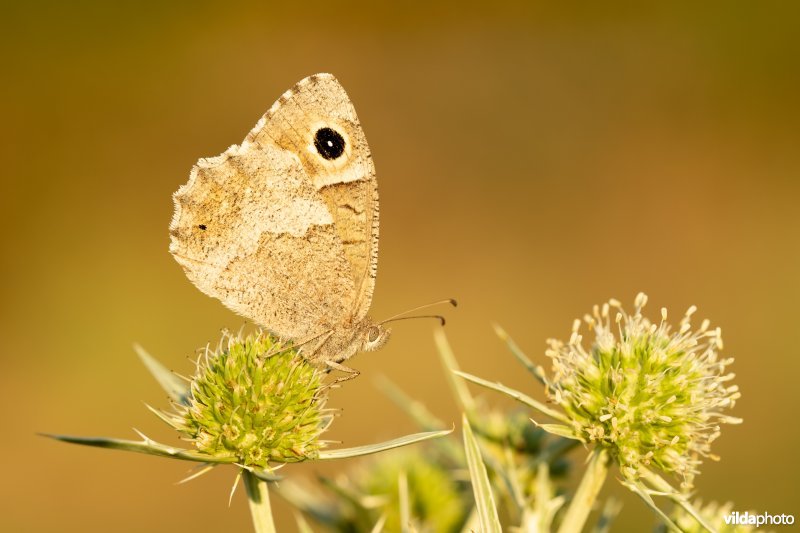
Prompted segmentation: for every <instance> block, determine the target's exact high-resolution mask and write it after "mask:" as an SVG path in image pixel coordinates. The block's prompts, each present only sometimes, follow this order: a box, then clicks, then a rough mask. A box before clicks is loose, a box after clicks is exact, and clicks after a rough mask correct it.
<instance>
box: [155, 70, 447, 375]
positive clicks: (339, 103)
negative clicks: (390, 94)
mask: <svg viewBox="0 0 800 533" xmlns="http://www.w3.org/2000/svg"><path fill="white" fill-rule="evenodd" d="M173 199H174V202H175V213H174V216H173V219H172V223H171V224H170V237H171V238H170V252H171V253H172V255H173V256H174V257H175V259H176V260H177V261H178V263H179V264H180V265H181V266H182V267H183V269H184V270H185V272H186V275H187V276H188V278H189V279H190V280H191V281H192V282H193V283H194V284H195V285H196V286H197V288H199V289H200V290H201V291H202V292H204V293H205V294H207V295H209V296H212V297H215V298H218V299H219V300H221V301H222V303H223V304H225V305H226V306H227V307H228V308H230V309H232V310H233V311H235V312H236V313H239V314H240V315H242V316H244V317H246V318H248V319H250V320H252V321H253V322H255V323H256V324H258V325H260V326H263V327H264V328H266V329H267V330H268V331H270V332H271V333H273V334H274V335H277V336H278V337H280V338H283V339H289V340H291V341H292V342H293V343H294V344H295V345H296V346H302V353H303V355H304V357H305V358H306V359H307V360H308V361H309V362H311V363H315V364H318V365H324V366H327V367H329V368H333V369H337V370H342V371H345V372H348V373H350V374H351V376H352V377H355V375H357V374H358V371H356V370H354V369H351V368H348V367H346V366H344V365H342V364H341V363H342V362H343V361H345V360H347V359H349V358H350V357H352V356H353V355H354V354H355V353H356V352H359V351H372V350H377V349H378V348H380V347H381V346H383V345H384V344H385V343H386V341H387V340H388V339H389V335H390V333H391V330H390V329H388V328H386V327H384V324H385V323H386V322H388V321H389V320H392V319H397V317H393V318H392V319H389V320H385V321H383V322H375V321H373V320H372V319H371V318H370V317H369V316H368V315H367V313H368V311H369V308H370V304H371V302H372V294H373V291H374V289H375V277H376V274H377V265H378V212H379V210H378V182H377V179H376V177H375V167H374V165H373V162H372V156H371V155H370V150H369V147H368V146H367V140H366V137H365V136H364V132H363V130H362V129H361V125H360V124H359V121H358V117H357V116H356V112H355V109H354V108H353V104H352V103H351V101H350V98H348V96H347V93H346V92H345V91H344V88H342V86H341V85H340V84H339V82H338V81H337V80H336V78H335V77H334V76H332V75H331V74H315V75H313V76H309V77H307V78H305V79H303V80H301V81H300V82H298V83H297V84H296V85H295V86H294V87H292V88H291V89H289V90H288V91H286V92H285V93H284V94H283V95H282V96H281V97H280V98H278V100H277V101H276V102H275V103H274V104H273V105H272V107H271V108H270V109H269V110H268V111H267V112H266V114H264V116H263V117H261V119H260V120H259V121H258V123H257V124H256V125H255V127H254V128H253V129H252V130H251V131H250V133H248V134H247V136H246V137H245V139H244V141H243V142H242V143H241V144H239V145H233V146H231V147H230V148H228V149H227V150H226V151H225V152H224V153H223V154H221V155H219V156H217V157H212V158H206V159H200V160H199V161H198V162H197V164H196V165H195V166H194V167H193V168H192V171H191V173H190V176H189V181H188V183H186V184H184V185H183V186H182V187H180V189H178V191H177V192H176V193H175V194H174V195H173ZM452 303H455V302H454V301H453V302H452Z"/></svg>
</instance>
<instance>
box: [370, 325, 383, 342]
mask: <svg viewBox="0 0 800 533" xmlns="http://www.w3.org/2000/svg"><path fill="white" fill-rule="evenodd" d="M380 336H381V330H380V329H378V328H376V327H371V328H369V331H368V332H367V340H368V341H369V342H375V341H376V340H378V337H380Z"/></svg>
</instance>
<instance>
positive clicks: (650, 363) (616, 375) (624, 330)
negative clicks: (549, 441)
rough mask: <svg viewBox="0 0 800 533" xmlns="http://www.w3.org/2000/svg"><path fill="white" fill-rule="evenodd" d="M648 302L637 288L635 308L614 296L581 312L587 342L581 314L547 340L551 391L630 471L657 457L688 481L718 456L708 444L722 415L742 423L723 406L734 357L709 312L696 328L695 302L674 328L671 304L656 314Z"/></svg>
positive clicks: (577, 424)
mask: <svg viewBox="0 0 800 533" xmlns="http://www.w3.org/2000/svg"><path fill="white" fill-rule="evenodd" d="M646 303H647V296H645V295H644V294H642V293H640V294H639V295H638V296H637V297H636V301H635V308H634V312H633V314H628V313H626V312H625V311H624V310H623V309H622V307H621V305H620V303H619V302H617V301H616V300H611V301H609V302H608V303H606V304H603V305H602V306H595V307H594V310H593V312H592V314H591V315H586V316H585V318H584V322H585V323H586V324H587V325H588V327H589V331H590V332H593V333H594V339H593V340H592V342H591V344H590V345H589V346H588V347H584V340H583V335H582V334H581V332H580V329H581V321H579V320H576V321H575V323H574V325H573V328H572V335H571V337H570V339H569V341H568V342H567V343H564V342H562V341H559V340H554V339H550V340H548V345H549V349H548V350H547V355H548V356H549V357H550V358H551V359H552V362H553V372H554V376H553V378H552V379H551V380H548V383H547V384H548V388H547V393H548V396H549V397H550V398H551V399H552V400H553V401H554V402H555V403H557V404H558V405H560V406H561V407H562V408H563V409H564V411H565V412H566V414H567V417H568V419H569V421H570V423H571V426H572V430H573V432H574V433H575V434H576V435H577V436H578V437H579V438H581V439H582V440H584V441H585V442H593V443H596V444H598V445H600V446H603V447H605V448H606V449H607V450H608V451H609V453H610V454H611V455H612V457H614V458H615V459H616V460H617V462H618V463H619V465H620V468H621V470H622V473H623V475H624V476H625V477H626V478H628V479H636V478H637V476H638V474H639V471H640V469H641V468H643V467H649V466H651V465H652V466H655V467H657V468H659V469H661V470H662V471H664V472H668V473H673V474H677V475H678V476H680V477H681V478H682V481H683V483H682V486H683V487H684V488H689V487H691V486H692V481H693V478H694V476H695V475H696V474H697V473H698V467H699V465H700V463H701V461H702V458H703V457H709V458H712V459H716V457H715V456H714V455H712V454H711V452H710V445H711V443H712V442H713V441H714V440H715V439H716V438H717V437H718V436H719V435H720V427H719V424H720V423H723V422H724V423H734V424H735V423H740V422H741V420H740V419H737V418H733V417H730V416H727V415H725V414H724V413H723V411H725V410H727V409H729V408H731V407H733V405H734V403H735V401H736V399H738V398H739V396H740V393H739V391H738V388H737V387H736V386H735V385H728V383H729V382H730V381H731V380H732V379H733V377H734V375H733V374H726V372H725V369H726V367H727V366H728V365H730V364H731V362H732V361H733V359H731V358H727V359H724V358H721V357H720V354H719V352H720V351H721V350H722V336H721V331H720V329H719V328H716V329H711V328H710V327H709V322H708V320H704V321H703V322H702V324H701V325H700V327H699V328H697V329H694V330H693V329H692V326H691V323H690V321H691V316H692V314H693V313H694V312H695V311H696V308H695V307H694V306H692V307H691V308H689V310H688V311H687V312H686V314H685V315H684V317H683V319H682V320H681V321H680V324H679V326H678V328H677V330H673V329H672V327H671V326H670V325H669V324H668V323H667V310H666V309H662V310H661V320H660V321H659V322H657V323H653V322H651V321H650V320H648V319H647V318H645V317H644V316H643V315H642V308H643V307H644V306H645V304H646Z"/></svg>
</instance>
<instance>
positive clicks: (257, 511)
mask: <svg viewBox="0 0 800 533" xmlns="http://www.w3.org/2000/svg"><path fill="white" fill-rule="evenodd" d="M242 476H243V477H244V488H245V489H246V490H247V500H248V501H249V502H250V516H252V517H253V528H255V531H256V533H276V532H277V529H275V521H274V520H273V518H272V508H271V507H270V505H269V487H268V486H267V482H266V481H263V480H261V479H258V478H257V477H256V476H254V475H253V474H252V473H250V472H248V471H247V470H242Z"/></svg>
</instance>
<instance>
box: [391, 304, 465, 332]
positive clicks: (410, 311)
mask: <svg viewBox="0 0 800 533" xmlns="http://www.w3.org/2000/svg"><path fill="white" fill-rule="evenodd" d="M442 304H450V305H452V306H453V307H458V302H457V301H456V300H455V299H454V298H445V299H444V300H439V301H438V302H432V303H429V304H425V305H420V306H417V307H414V308H412V309H408V310H407V311H403V312H402V313H398V314H396V315H394V316H392V317H389V318H387V319H386V320H381V321H380V322H378V324H386V323H387V322H396V321H397V320H407V319H409V318H437V319H439V321H440V322H441V323H442V325H443V326H444V317H443V316H441V315H417V316H404V315H407V314H409V313H413V312H414V311H419V310H420V309H426V308H428V307H433V306H434V305H442Z"/></svg>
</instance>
